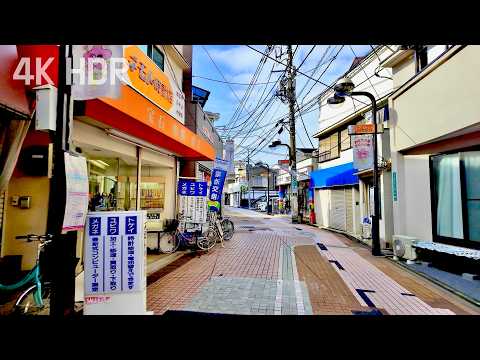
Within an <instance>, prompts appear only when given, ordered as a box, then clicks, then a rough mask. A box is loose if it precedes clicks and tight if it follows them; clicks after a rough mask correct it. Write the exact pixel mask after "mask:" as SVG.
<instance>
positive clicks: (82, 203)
mask: <svg viewBox="0 0 480 360" xmlns="http://www.w3.org/2000/svg"><path fill="white" fill-rule="evenodd" d="M64 154H65V177H66V187H67V199H66V203H65V215H64V218H63V225H62V233H66V232H68V231H72V230H81V229H83V227H84V225H85V218H86V216H87V211H88V171H87V159H86V158H84V157H82V156H74V155H71V154H69V153H68V152H65V153H64Z"/></svg>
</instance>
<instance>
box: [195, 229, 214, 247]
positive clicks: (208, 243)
mask: <svg viewBox="0 0 480 360" xmlns="http://www.w3.org/2000/svg"><path fill="white" fill-rule="evenodd" d="M217 239H218V234H216V231H215V230H213V229H208V231H207V233H206V235H205V236H199V237H197V246H198V247H199V248H200V249H201V250H205V251H208V250H211V249H212V248H213V247H214V246H215V244H216V243H217Z"/></svg>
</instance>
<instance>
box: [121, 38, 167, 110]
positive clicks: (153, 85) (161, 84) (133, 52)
mask: <svg viewBox="0 0 480 360" xmlns="http://www.w3.org/2000/svg"><path fill="white" fill-rule="evenodd" d="M124 57H125V59H126V60H127V61H128V77H129V79H130V81H131V85H132V86H133V87H134V88H135V89H137V90H138V91H140V92H141V93H142V94H143V95H144V96H146V97H147V98H149V99H150V100H152V101H153V102H154V103H156V104H157V105H158V106H160V107H161V108H162V109H165V110H167V111H168V110H170V109H171V107H172V106H173V92H172V87H171V86H170V80H169V79H168V78H167V76H166V75H165V73H164V72H163V71H161V70H160V69H159V68H158V67H157V65H156V64H155V63H154V62H153V61H152V60H151V59H150V58H149V57H148V56H147V55H145V54H144V53H143V51H142V50H140V48H139V47H137V46H134V45H131V46H127V47H126V48H125V49H124Z"/></svg>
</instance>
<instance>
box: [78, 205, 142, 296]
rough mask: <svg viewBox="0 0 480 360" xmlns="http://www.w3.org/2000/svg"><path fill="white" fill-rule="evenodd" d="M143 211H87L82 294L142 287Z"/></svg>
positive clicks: (131, 289) (124, 291)
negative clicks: (83, 292)
mask: <svg viewBox="0 0 480 360" xmlns="http://www.w3.org/2000/svg"><path fill="white" fill-rule="evenodd" d="M144 218H145V212H144V211H102V212H90V213H89V214H88V216H87V221H86V231H85V248H84V271H85V280H84V291H85V295H98V294H118V293H129V292H139V291H143V290H144V289H145V279H144V276H145V274H144V267H145V247H144V232H143V228H144V226H143V225H144Z"/></svg>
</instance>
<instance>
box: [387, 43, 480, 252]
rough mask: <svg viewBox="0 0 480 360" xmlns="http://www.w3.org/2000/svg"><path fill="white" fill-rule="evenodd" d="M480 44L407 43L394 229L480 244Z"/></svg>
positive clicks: (399, 73)
mask: <svg viewBox="0 0 480 360" xmlns="http://www.w3.org/2000/svg"><path fill="white" fill-rule="evenodd" d="M479 57H480V46H476V45H471V46H470V45H469V46H458V45H456V46H449V45H425V46H417V47H413V46H412V47H408V46H405V47H402V48H398V50H397V51H396V52H395V54H393V55H392V56H390V57H389V58H388V59H387V60H386V61H384V62H383V63H382V66H383V67H384V68H389V69H392V70H393V81H394V87H395V89H396V91H395V92H394V93H393V94H392V95H391V98H390V101H389V107H390V114H391V117H390V120H389V127H390V131H391V136H390V147H391V151H392V171H393V174H394V179H395V181H394V184H393V214H394V218H395V224H394V233H395V234H396V235H403V236H410V237H414V238H415V239H418V240H422V241H428V242H429V241H433V242H434V243H440V244H449V245H454V246H459V247H466V248H473V249H479V248H480V221H479V219H480V107H479V106H478V100H477V99H478V98H479V97H480V89H479V87H478V84H477V79H478V78H479V77H480V69H479V67H478V59H479Z"/></svg>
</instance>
